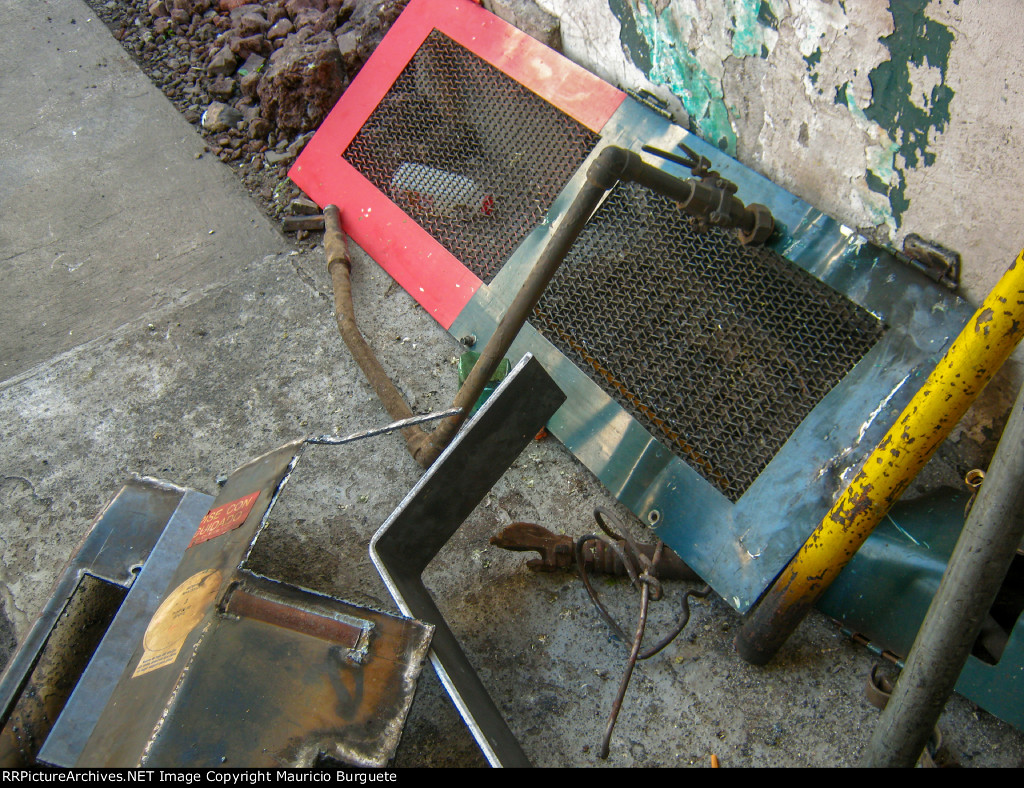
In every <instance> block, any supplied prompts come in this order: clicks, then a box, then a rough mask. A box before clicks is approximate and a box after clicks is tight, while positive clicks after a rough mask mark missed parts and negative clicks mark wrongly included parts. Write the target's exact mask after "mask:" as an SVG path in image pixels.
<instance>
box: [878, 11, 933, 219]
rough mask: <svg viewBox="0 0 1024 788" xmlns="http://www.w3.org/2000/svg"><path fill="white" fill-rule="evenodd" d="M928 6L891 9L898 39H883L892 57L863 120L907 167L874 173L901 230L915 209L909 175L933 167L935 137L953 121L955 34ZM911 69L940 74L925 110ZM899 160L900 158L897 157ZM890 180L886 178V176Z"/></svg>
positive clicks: (883, 65) (881, 71) (881, 72)
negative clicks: (949, 78)
mask: <svg viewBox="0 0 1024 788" xmlns="http://www.w3.org/2000/svg"><path fill="white" fill-rule="evenodd" d="M927 5H928V0H902V1H901V2H899V3H892V4H890V11H891V13H892V18H893V28H894V29H893V33H892V35H889V36H886V37H885V38H882V39H879V40H880V41H881V43H882V44H884V45H885V47H886V49H888V50H889V53H890V55H891V57H890V59H889V60H886V61H884V62H882V63H879V64H878V65H877V66H876V67H875V68H873V69H872V70H871V73H870V74H869V75H868V78H869V80H870V81H871V89H872V99H871V104H870V105H869V106H868V107H866V108H865V109H864V113H863V114H864V116H865V117H866V118H867V119H868V120H870V121H873V122H874V123H877V124H878V125H879V126H881V127H882V128H883V129H885V131H886V132H887V133H888V135H889V139H890V140H893V141H894V142H893V148H894V151H893V152H894V154H895V153H896V152H898V153H899V154H900V158H901V159H902V161H903V166H902V167H896V166H893V167H892V171H891V174H890V173H887V172H879V171H876V170H871V171H870V172H873V173H874V175H875V176H876V178H875V179H874V180H872V179H869V182H868V183H869V186H870V188H871V189H872V190H873V191H876V192H878V193H879V194H885V195H886V196H887V197H888V199H889V203H890V205H891V206H892V212H893V216H894V217H895V219H896V222H897V226H898V225H899V222H900V219H901V218H902V216H903V214H904V213H905V212H906V210H907V208H909V207H910V203H909V200H908V199H907V195H906V186H907V181H906V170H907V169H909V168H917V167H921V166H923V167H928V166H931V165H932V164H933V163H934V162H935V154H934V153H933V152H931V151H930V150H929V149H928V147H929V145H930V143H931V141H932V137H933V135H934V134H935V133H939V132H942V131H944V130H945V128H946V126H947V124H948V123H949V119H950V102H951V101H952V98H953V91H952V89H951V88H949V86H948V85H947V84H946V75H947V70H948V68H949V56H950V52H951V51H952V48H953V33H952V32H951V31H950V30H949V29H948V28H946V27H945V26H944V25H942V24H940V23H939V22H936V21H935V20H933V19H929V18H928V17H926V16H925V15H924V10H925V7H926V6H927ZM911 66H914V67H916V68H919V69H923V68H929V69H936V70H937V72H938V74H937V76H938V78H937V82H936V84H935V85H934V86H933V87H932V88H931V90H930V91H928V93H927V94H926V95H925V96H924V101H923V102H922V103H923V104H924V106H918V105H917V104H915V103H914V101H913V97H914V96H915V89H916V88H915V86H914V84H913V79H912V76H913V75H912V72H911ZM894 159H895V156H894ZM887 174H888V175H889V177H885V176H886V175H887Z"/></svg>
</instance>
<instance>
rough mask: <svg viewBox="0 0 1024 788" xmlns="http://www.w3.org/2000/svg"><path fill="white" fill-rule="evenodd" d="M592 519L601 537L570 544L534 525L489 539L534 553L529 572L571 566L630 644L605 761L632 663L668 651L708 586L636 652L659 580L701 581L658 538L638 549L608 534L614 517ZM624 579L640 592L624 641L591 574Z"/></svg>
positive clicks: (516, 526) (691, 592) (686, 599)
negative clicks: (631, 632) (637, 612)
mask: <svg viewBox="0 0 1024 788" xmlns="http://www.w3.org/2000/svg"><path fill="white" fill-rule="evenodd" d="M594 519H595V520H596V521H597V524H598V526H600V528H601V530H602V531H603V532H604V533H603V534H587V535H586V536H582V537H580V538H579V539H576V540H573V538H572V537H571V536H566V535H564V534H555V533H552V532H551V531H549V530H548V529H547V528H545V527H543V526H541V525H536V524H535V523H512V524H511V525H509V526H508V527H506V528H505V529H504V530H503V531H502V532H501V533H500V534H498V535H497V536H492V537H491V540H490V541H491V544H492V545H495V546H496V547H501V548H503V549H505V550H513V551H517V552H533V551H536V552H537V553H539V554H540V558H531V559H530V560H529V561H527V562H526V565H527V566H528V567H530V569H532V570H534V571H539V572H554V571H557V570H559V569H568V568H569V567H571V566H572V565H573V564H575V565H576V568H577V570H578V571H579V575H580V579H581V580H582V581H583V585H584V587H585V588H586V589H587V594H588V595H589V596H590V600H591V602H593V603H594V607H595V608H597V612H598V613H599V614H600V616H601V618H602V619H604V621H605V623H606V624H608V626H609V628H610V629H611V630H612V632H614V633H615V635H616V636H617V637H618V638H619V639H620V640H621V641H622V642H624V643H631V646H630V653H629V659H628V660H627V662H626V670H625V673H624V674H623V677H622V681H621V682H620V683H619V691H618V693H617V695H616V697H615V702H614V703H613V704H612V710H611V713H610V715H609V718H608V725H607V729H606V730H605V735H604V739H603V741H602V742H601V751H600V756H601V758H602V759H603V758H607V757H608V751H609V746H610V742H611V736H612V731H613V730H614V728H615V721H616V720H617V719H618V716H619V710H620V709H621V708H622V701H623V698H624V697H625V695H626V689H627V687H628V686H629V680H630V678H631V677H632V675H633V669H634V668H635V667H636V663H637V661H639V660H641V659H649V658H651V657H653V656H654V655H655V654H657V653H659V652H660V651H662V649H664V648H665V647H666V646H668V644H669V643H671V642H672V641H673V640H675V639H676V637H678V636H679V633H680V632H682V631H683V628H684V627H685V626H686V624H687V622H688V621H689V620H690V598H691V597H692V598H695V599H702V598H704V597H706V596H707V595H708V594H710V593H711V586H709V585H704V586H703V587H701V588H691V589H688V590H687V591H685V592H684V593H683V597H682V603H681V608H682V610H681V613H680V617H679V620H678V621H677V622H676V625H675V627H674V628H673V629H672V631H671V632H669V634H668V635H666V636H665V637H663V638H662V639H661V640H660V641H658V643H657V644H655V645H654V646H651V647H649V648H647V649H645V650H644V651H641V650H640V649H641V646H642V644H643V639H644V634H645V632H646V629H647V610H648V607H649V604H650V602H651V601H652V600H653V601H658V600H660V599H662V597H663V596H664V591H663V589H662V586H661V581H662V580H687V581H691V582H693V581H696V582H701V578H700V576H699V575H698V574H697V573H696V572H694V571H693V570H692V569H691V568H690V567H688V566H687V565H686V564H685V563H683V561H682V559H680V558H679V556H677V555H676V554H675V553H674V552H672V550H670V549H669V548H668V547H667V546H666V545H665V543H664V542H662V541H661V540H660V539H659V540H658V542H657V543H656V544H654V545H649V544H639V543H637V542H636V541H635V540H634V539H632V538H631V537H630V536H629V534H628V532H627V531H626V530H625V529H623V528H621V527H619V528H618V531H620V532H621V533H622V534H624V535H623V536H620V534H619V533H618V532H617V531H616V530H615V529H613V527H612V526H611V525H609V523H610V522H617V521H616V518H615V516H614V515H613V514H611V513H610V512H608V511H607V510H605V509H602V508H597V509H595V510H594ZM595 572H596V573H602V574H610V575H616V576H628V577H629V579H630V581H631V582H632V584H633V586H634V587H636V588H638V589H639V590H640V597H641V598H640V615H639V618H638V620H637V627H636V632H635V634H634V635H633V637H632V638H630V637H628V636H627V635H626V633H625V631H623V629H622V627H621V626H619V623H618V622H617V621H616V620H615V619H614V617H612V615H611V613H609V612H608V609H607V608H606V607H605V605H604V603H603V602H602V601H601V599H600V597H599V596H598V594H597V591H596V590H595V589H594V587H593V585H592V584H591V582H590V575H591V574H593V573H595Z"/></svg>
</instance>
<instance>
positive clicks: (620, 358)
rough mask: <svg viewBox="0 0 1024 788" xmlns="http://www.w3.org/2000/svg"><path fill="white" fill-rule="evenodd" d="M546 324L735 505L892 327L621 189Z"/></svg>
mask: <svg viewBox="0 0 1024 788" xmlns="http://www.w3.org/2000/svg"><path fill="white" fill-rule="evenodd" d="M531 322H532V323H533V325H534V326H535V327H536V328H537V329H538V330H539V331H541V332H542V333H543V334H544V336H545V337H547V338H548V340H549V341H551V342H552V343H553V344H554V345H555V346H556V347H558V348H559V350H561V351H562V353H564V354H565V355H566V356H567V357H568V358H569V359H571V360H572V361H573V362H574V363H575V364H576V365H577V366H578V367H579V368H580V369H581V370H583V371H584V372H586V373H587V374H588V375H590V377H591V378H592V379H593V380H594V381H595V382H597V383H598V384H599V385H600V386H601V387H602V388H604V390H605V391H606V392H607V393H608V394H609V396H611V397H613V398H614V399H615V400H617V401H618V402H619V403H620V404H621V405H622V407H624V408H625V409H626V410H627V411H628V412H629V413H630V414H631V415H632V416H633V417H634V418H635V419H637V421H639V422H640V423H641V424H642V425H643V426H644V427H646V428H647V430H649V431H650V432H651V434H652V435H654V436H655V437H656V438H658V439H659V440H660V441H661V442H663V443H664V444H665V445H666V446H667V447H669V448H670V449H672V450H673V451H674V452H675V453H676V454H677V456H679V457H680V458H681V459H682V460H684V461H685V462H686V463H687V464H689V465H690V466H691V467H693V468H694V469H695V470H696V471H698V472H699V473H700V474H701V475H702V476H703V477H704V478H705V479H706V480H707V481H709V482H710V483H711V484H713V485H714V486H715V487H716V488H717V489H718V490H719V491H721V492H722V493H723V494H724V495H726V496H727V497H728V498H729V499H730V500H731V501H733V502H735V501H737V500H739V498H740V496H742V495H743V493H744V492H745V491H746V490H747V488H748V487H749V486H750V485H751V484H752V483H753V481H754V479H755V478H756V477H757V476H758V474H759V473H760V472H761V471H762V470H764V468H765V466H766V465H768V463H769V462H770V461H771V459H772V458H773V457H774V456H775V455H776V454H777V453H778V451H779V450H780V449H781V448H782V445H783V444H784V443H785V442H786V440H787V439H788V438H789V436H790V435H791V434H792V433H793V431H794V430H795V429H796V427H797V426H798V425H799V424H800V422H801V421H802V420H803V419H804V418H805V417H806V416H807V414H808V413H810V411H811V410H812V409H813V408H814V406H815V405H816V404H817V403H818V402H819V401H820V400H821V399H822V398H823V397H824V396H825V395H826V394H827V393H828V392H829V390H831V389H832V387H833V386H835V385H836V384H837V383H838V382H839V381H840V380H841V379H842V378H843V377H844V376H845V375H846V374H847V373H848V372H849V371H850V370H851V369H852V368H853V367H854V365H855V364H856V363H857V362H858V361H859V360H860V359H861V358H863V356H864V354H865V353H867V352H868V350H870V349H871V347H872V346H873V345H874V344H875V342H876V341H877V340H878V339H879V338H880V337H881V335H882V332H883V330H884V325H883V324H882V323H881V322H880V321H879V320H878V319H877V318H876V317H875V316H873V315H872V314H870V313H869V312H867V311H866V310H864V309H862V308H861V307H859V306H858V305H856V304H854V303H853V302H852V301H850V300H849V299H847V298H846V297H845V296H843V295H842V294H840V293H838V292H836V291H835V290H833V289H832V288H830V287H828V286H827V285H825V284H823V283H822V282H820V281H818V280H817V279H815V278H814V277H812V276H811V275H809V274H808V273H807V272H805V271H803V270H802V269H800V268H798V267H796V266H795V265H793V264H792V263H790V262H789V261H787V260H785V259H784V258H783V257H781V256H779V255H778V254H776V253H774V252H772V251H770V250H766V249H763V248H751V247H744V246H742V245H740V244H739V243H738V242H737V241H736V240H735V238H734V236H733V235H731V234H729V233H726V232H724V231H722V230H718V229H712V230H710V231H709V232H707V233H697V232H694V231H693V230H691V229H690V227H689V225H688V224H687V222H686V219H685V217H684V216H683V215H682V214H680V212H679V211H678V210H677V209H676V208H675V206H674V204H673V203H672V202H670V201H669V200H667V199H665V198H663V197H661V196H659V195H657V194H655V193H653V192H651V191H649V190H647V189H644V188H642V187H639V186H634V185H625V184H623V185H620V186H618V187H617V188H616V189H615V190H613V192H612V193H611V195H610V196H609V197H608V199H607V200H606V201H605V202H604V203H603V204H602V206H601V207H600V208H599V209H598V211H597V212H596V214H595V215H594V217H593V218H592V219H591V221H590V223H589V224H588V225H587V227H586V229H585V230H584V231H583V233H582V235H581V236H580V238H579V239H578V240H577V242H576V244H575V245H574V246H573V248H572V249H571V251H570V253H569V255H568V257H567V258H566V261H565V263H564V264H563V265H562V267H561V269H559V272H558V273H557V274H556V276H555V279H554V280H553V282H552V284H551V286H550V287H549V288H548V291H547V292H546V293H545V295H544V297H543V298H542V299H541V301H540V303H539V305H538V307H537V310H536V313H535V314H534V317H533V318H532V319H531Z"/></svg>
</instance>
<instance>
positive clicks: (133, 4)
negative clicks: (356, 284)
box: [88, 0, 407, 217]
mask: <svg viewBox="0 0 1024 788" xmlns="http://www.w3.org/2000/svg"><path fill="white" fill-rule="evenodd" d="M88 1H89V4H90V6H91V7H92V8H93V10H94V11H95V12H96V13H97V14H98V15H99V16H100V18H101V19H103V21H104V22H105V23H106V24H107V26H108V27H110V29H111V30H112V31H113V33H114V36H115V38H117V39H118V40H119V41H120V42H121V43H122V45H123V46H124V47H125V48H126V49H127V50H128V52H129V53H131V54H132V55H133V56H134V57H135V58H136V60H138V62H139V63H140V65H141V66H142V68H143V70H144V71H145V72H146V73H147V74H148V75H149V77H150V78H151V79H152V80H153V81H154V82H155V83H156V84H157V85H158V86H159V87H160V88H161V89H162V90H163V91H164V93H165V94H166V95H167V96H168V98H170V99H171V101H173V102H174V104H175V105H176V106H177V108H178V109H179V111H181V113H182V114H183V115H184V116H185V117H186V118H187V119H188V120H189V122H191V123H193V124H195V125H196V126H197V127H198V129H199V130H200V132H201V133H202V134H203V135H204V137H205V138H206V140H207V147H208V149H209V151H211V152H212V153H214V154H215V155H217V156H218V157H219V158H220V159H221V160H222V161H224V162H228V163H230V164H232V165H233V166H234V167H236V168H237V169H238V172H239V175H240V176H241V177H242V179H243V181H244V182H245V184H246V186H247V187H248V188H249V189H250V191H252V193H253V194H254V195H255V196H256V197H257V198H258V199H260V201H261V202H262V203H263V204H264V208H265V209H266V210H267V212H268V213H269V214H270V215H271V216H273V217H280V216H281V215H282V213H283V212H284V210H285V207H286V206H287V205H288V204H289V202H290V201H291V200H292V199H293V198H294V197H296V196H297V195H298V191H297V190H296V189H295V187H294V186H293V185H292V184H291V183H290V182H289V181H288V180H287V178H286V174H287V169H288V166H289V165H290V164H291V162H292V161H293V160H294V159H295V157H296V156H297V155H298V154H299V152H300V151H301V150H302V148H303V146H304V145H305V144H306V142H307V141H308V140H309V138H310V137H311V136H312V133H313V131H314V130H315V129H316V128H317V127H318V126H319V125H320V123H321V121H323V119H324V118H325V117H326V115H327V113H328V112H329V111H330V109H331V108H332V107H333V106H334V104H335V102H337V100H338V98H339V97H340V96H341V94H342V93H343V92H344V90H345V88H346V87H347V86H348V84H349V82H350V81H351V80H352V78H353V77H354V76H355V74H356V73H357V72H358V71H359V69H360V68H361V67H362V65H363V63H364V62H365V61H366V59H367V58H368V57H369V55H370V54H371V53H372V52H373V50H374V48H375V47H376V46H377V44H379V43H380V40H381V39H382V38H383V36H384V34H385V33H386V32H387V30H388V28H389V27H390V26H391V23H392V22H394V20H395V19H396V18H397V17H398V15H399V14H400V13H401V11H402V9H403V7H404V6H405V4H406V2H407V0H260V1H258V2H252V1H251V2H245V1H244V0H108V1H107V2H103V0H88Z"/></svg>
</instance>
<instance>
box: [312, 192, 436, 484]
mask: <svg viewBox="0 0 1024 788" xmlns="http://www.w3.org/2000/svg"><path fill="white" fill-rule="evenodd" d="M324 253H325V255H326V257H327V272H328V273H329V274H330V276H331V282H332V284H333V285H334V315H335V318H336V319H337V321H338V331H339V332H340V333H341V338H342V339H343V340H344V341H345V345H346V346H347V347H348V349H349V352H350V353H351V354H352V358H353V359H355V362H356V363H357V364H358V365H359V368H360V369H361V370H362V371H363V374H364V375H366V379H367V380H368V381H369V383H370V385H371V386H373V390H374V391H375V392H377V397H378V398H380V401H381V404H382V405H383V406H384V409H385V410H386V411H387V412H388V415H389V416H391V418H393V419H395V420H396V421H401V420H403V419H411V418H412V417H413V415H414V414H413V412H412V408H410V407H409V404H408V403H407V402H406V401H405V398H404V397H403V396H402V394H401V392H399V390H398V389H397V388H396V387H395V385H394V383H392V382H391V379H390V378H389V377H388V374H387V372H385V371H384V367H382V366H381V364H380V361H378V360H377V356H376V355H375V354H374V352H373V350H372V349H371V348H370V346H369V345H368V344H366V340H365V339H363V335H362V334H361V333H360V331H359V327H358V326H357V325H356V315H355V307H354V306H353V305H352V278H351V275H352V260H351V258H350V257H349V255H348V238H347V237H346V235H345V233H344V232H343V231H342V229H341V214H340V211H339V210H338V207H337V206H336V205H328V206H327V207H326V208H324ZM402 436H403V437H404V438H405V443H406V445H407V446H408V448H409V453H410V454H411V455H412V456H413V459H414V460H416V462H418V463H419V464H420V465H421V466H422V467H424V468H429V467H430V463H431V462H433V459H431V460H430V461H429V462H428V461H426V459H425V458H426V456H427V454H428V453H427V449H428V447H429V445H430V433H428V432H425V431H424V430H422V429H421V428H420V427H419V426H411V427H406V428H404V429H403V430H402Z"/></svg>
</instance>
